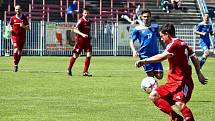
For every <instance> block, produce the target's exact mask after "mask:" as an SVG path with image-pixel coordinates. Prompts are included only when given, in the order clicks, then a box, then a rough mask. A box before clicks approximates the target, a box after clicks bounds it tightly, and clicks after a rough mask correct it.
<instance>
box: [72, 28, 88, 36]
mask: <svg viewBox="0 0 215 121" xmlns="http://www.w3.org/2000/svg"><path fill="white" fill-rule="evenodd" d="M74 32H75V33H76V34H79V35H81V36H82V37H84V38H86V37H88V35H87V34H84V33H82V32H81V31H79V29H78V28H77V27H75V28H74Z"/></svg>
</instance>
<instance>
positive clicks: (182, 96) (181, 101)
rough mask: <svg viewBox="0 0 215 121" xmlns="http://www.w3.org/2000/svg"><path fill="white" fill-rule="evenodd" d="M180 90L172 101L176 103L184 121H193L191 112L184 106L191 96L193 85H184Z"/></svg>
mask: <svg viewBox="0 0 215 121" xmlns="http://www.w3.org/2000/svg"><path fill="white" fill-rule="evenodd" d="M182 89H183V90H182V91H181V92H178V93H177V94H175V95H174V97H173V100H175V101H176V103H175V105H176V106H177V107H178V108H179V109H180V112H181V113H182V115H183V117H184V119H185V121H195V119H194V116H193V113H192V111H191V110H190V108H189V107H187V106H186V103H187V102H188V101H189V100H190V98H191V95H192V91H193V84H192V83H191V84H185V85H184V86H183V87H182Z"/></svg>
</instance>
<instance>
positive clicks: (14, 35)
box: [10, 5, 29, 72]
mask: <svg viewBox="0 0 215 121" xmlns="http://www.w3.org/2000/svg"><path fill="white" fill-rule="evenodd" d="M15 13H16V15H14V16H12V17H11V18H10V25H11V27H12V30H11V39H12V44H13V57H14V72H17V71H18V64H19V61H20V59H21V55H22V49H23V47H24V44H25V40H26V30H29V23H28V19H27V17H26V16H24V15H23V14H22V11H21V6H20V5H16V6H15Z"/></svg>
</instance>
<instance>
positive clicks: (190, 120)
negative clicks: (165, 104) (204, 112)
mask: <svg viewBox="0 0 215 121" xmlns="http://www.w3.org/2000/svg"><path fill="white" fill-rule="evenodd" d="M176 106H177V107H178V108H179V109H180V112H181V113H182V115H183V117H184V120H185V121H195V119H194V117H193V113H192V111H191V110H190V109H189V108H188V107H187V106H186V105H185V103H182V102H176Z"/></svg>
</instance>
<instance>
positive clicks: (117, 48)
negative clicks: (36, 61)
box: [0, 21, 196, 56]
mask: <svg viewBox="0 0 215 121" xmlns="http://www.w3.org/2000/svg"><path fill="white" fill-rule="evenodd" d="M74 25H75V23H64V22H63V23H57V22H31V23H30V28H31V30H30V31H28V32H27V40H26V45H25V47H24V50H23V54H24V55H34V56H44V55H45V56H46V55H63V56H65V55H66V56H71V55H72V48H73V45H74V44H75V34H74V32H73V27H74ZM0 27H1V30H0V33H1V34H0V56H4V55H5V54H7V52H9V54H10V55H12V54H13V51H12V44H11V40H9V39H8V40H7V39H4V38H3V37H2V34H3V31H4V24H3V22H2V21H0ZM132 28H133V26H131V25H128V24H118V23H104V24H103V23H96V22H95V23H93V24H92V27H91V30H92V31H91V43H92V46H93V52H92V54H93V55H113V56H117V55H132V53H131V49H130V47H129V40H130V34H131V31H132ZM176 33H177V37H178V38H182V39H183V40H185V41H186V42H187V43H188V44H189V45H190V46H191V47H192V48H194V49H195V48H196V44H195V41H194V40H195V38H196V36H195V35H194V33H193V26H187V25H180V26H176ZM137 46H138V44H137ZM160 51H162V50H161V49H160ZM83 54H84V53H83Z"/></svg>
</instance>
